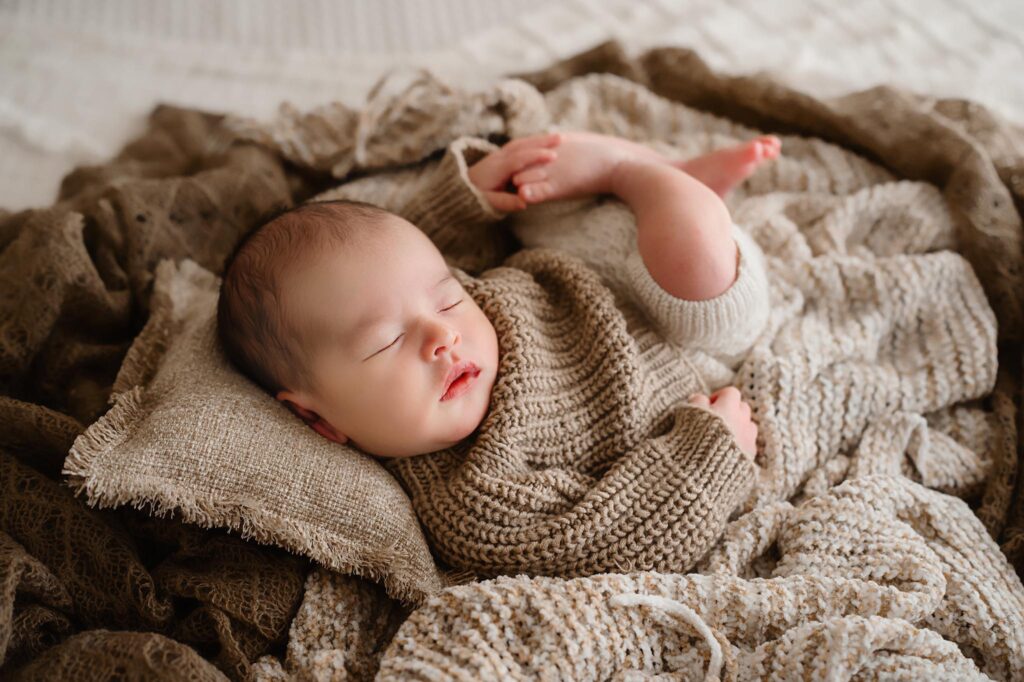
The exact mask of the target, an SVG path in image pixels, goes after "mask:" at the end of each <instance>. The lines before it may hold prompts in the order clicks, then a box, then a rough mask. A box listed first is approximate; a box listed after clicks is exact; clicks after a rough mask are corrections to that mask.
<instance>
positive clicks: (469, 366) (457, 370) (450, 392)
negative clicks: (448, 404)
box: [441, 362, 480, 402]
mask: <svg viewBox="0 0 1024 682" xmlns="http://www.w3.org/2000/svg"><path fill="white" fill-rule="evenodd" d="M479 375H480V368H479V367H477V366H476V365H475V364H474V363H472V362H460V363H458V364H457V365H455V366H454V367H452V370H451V371H450V372H449V373H448V377H447V378H446V380H445V389H444V392H443V393H442V395H441V401H442V402H443V401H445V400H451V399H452V398H455V397H457V396H459V395H462V394H463V393H465V392H466V391H467V390H468V389H469V386H470V384H472V383H473V381H474V380H475V379H476V378H477V376H479Z"/></svg>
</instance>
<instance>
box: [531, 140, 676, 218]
mask: <svg viewBox="0 0 1024 682" xmlns="http://www.w3.org/2000/svg"><path fill="white" fill-rule="evenodd" d="M561 135H562V142H561V144H559V145H558V158H557V159H553V160H552V161H551V162H550V163H545V164H541V165H537V166H535V167H533V168H528V169H525V170H522V171H520V172H518V173H516V174H515V175H514V176H513V177H512V182H514V183H515V184H516V186H517V187H518V188H519V196H520V197H521V198H522V199H524V200H525V201H527V202H528V203H531V204H536V203H539V202H542V201H556V200H558V199H575V198H578V197H585V196H590V195H594V194H603V193H607V192H611V191H612V176H613V174H614V171H615V169H616V167H618V165H619V164H620V163H621V162H622V161H624V160H626V159H632V160H637V161H650V162H654V163H667V160H666V159H665V158H663V157H662V156H661V155H660V154H658V153H657V152H656V151H654V150H653V149H651V148H649V147H645V146H643V145H640V144H637V143H636V142H631V141H630V140H626V139H623V138H621V137H614V136H611V135H600V134H598V133H591V132H586V131H567V132H563V133H562V134H561Z"/></svg>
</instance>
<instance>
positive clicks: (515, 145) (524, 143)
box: [502, 133, 562, 152]
mask: <svg viewBox="0 0 1024 682" xmlns="http://www.w3.org/2000/svg"><path fill="white" fill-rule="evenodd" d="M561 142H562V136H561V135H560V134H559V133H542V134H540V135H530V136H528V137H517V138H516V139H514V140H512V141H511V142H509V143H507V144H506V145H505V146H504V147H502V149H505V150H507V151H510V152H513V151H519V150H520V149H528V148H531V147H534V148H543V147H557V146H558V145H559V144H561Z"/></svg>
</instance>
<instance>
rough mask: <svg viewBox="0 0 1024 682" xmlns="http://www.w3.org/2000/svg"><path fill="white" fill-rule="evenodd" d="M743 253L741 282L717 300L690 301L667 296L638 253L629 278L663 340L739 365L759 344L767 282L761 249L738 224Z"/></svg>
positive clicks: (632, 256) (734, 228) (739, 271)
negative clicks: (756, 341)
mask: <svg viewBox="0 0 1024 682" xmlns="http://www.w3.org/2000/svg"><path fill="white" fill-rule="evenodd" d="M732 235H733V239H735V241H736V245H737V247H738V251H739V262H738V264H737V275H736V281H735V282H733V283H732V286H730V287H729V288H728V289H726V290H725V291H724V292H722V293H721V294H719V295H718V296H716V297H715V298H711V299H707V300H704V301H688V300H685V299H681V298H676V297H675V296H673V295H672V294H670V293H668V292H667V291H665V290H664V289H662V288H661V286H659V285H658V283H657V282H655V281H654V279H653V278H652V277H651V274H650V272H648V270H647V266H645V265H644V262H643V259H642V258H641V256H640V253H639V252H638V251H634V252H633V253H631V254H630V256H629V257H628V258H627V260H626V264H625V273H626V279H627V281H628V283H629V285H630V289H631V291H632V292H633V295H634V297H635V298H636V302H637V304H638V305H639V306H640V308H641V309H642V310H644V311H645V312H646V313H647V315H648V316H649V317H650V319H651V321H652V322H653V323H654V324H655V325H656V326H657V328H658V330H659V331H660V332H661V333H662V335H663V336H664V338H665V339H666V340H668V341H670V342H672V343H674V344H677V345H680V346H685V347H687V348H693V349H699V350H703V351H706V352H708V353H711V354H712V355H715V356H716V357H719V358H721V359H723V360H726V361H727V362H730V363H732V362H735V361H737V360H739V359H740V358H742V356H743V355H744V354H745V353H746V352H747V351H748V350H749V349H750V347H751V346H752V345H753V344H754V341H755V340H756V339H757V337H758V336H759V335H760V334H761V332H762V330H763V329H764V327H765V324H766V323H767V321H768V313H769V296H768V278H767V275H766V273H765V256H764V253H763V252H762V251H761V247H759V246H758V245H757V242H755V241H754V240H753V239H752V238H751V237H750V236H749V235H747V234H746V232H744V231H743V230H742V229H740V228H739V227H737V226H736V225H733V226H732Z"/></svg>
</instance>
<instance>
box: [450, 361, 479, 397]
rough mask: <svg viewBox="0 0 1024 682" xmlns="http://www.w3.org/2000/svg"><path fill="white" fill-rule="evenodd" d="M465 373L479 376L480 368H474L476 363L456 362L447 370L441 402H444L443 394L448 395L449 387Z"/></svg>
mask: <svg viewBox="0 0 1024 682" xmlns="http://www.w3.org/2000/svg"><path fill="white" fill-rule="evenodd" d="M466 372H473V373H475V374H479V373H480V368H479V367H477V366H476V363H473V362H471V361H469V360H463V361H461V362H456V363H455V364H454V365H452V368H451V369H450V370H448V375H447V376H446V377H445V378H444V388H443V389H442V390H441V400H444V396H445V394H446V393H448V389H449V388H451V385H452V384H453V383H454V382H455V380H456V379H458V378H459V377H460V376H462V375H463V374H465V373H466Z"/></svg>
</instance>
